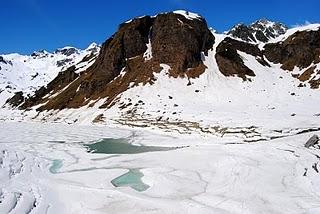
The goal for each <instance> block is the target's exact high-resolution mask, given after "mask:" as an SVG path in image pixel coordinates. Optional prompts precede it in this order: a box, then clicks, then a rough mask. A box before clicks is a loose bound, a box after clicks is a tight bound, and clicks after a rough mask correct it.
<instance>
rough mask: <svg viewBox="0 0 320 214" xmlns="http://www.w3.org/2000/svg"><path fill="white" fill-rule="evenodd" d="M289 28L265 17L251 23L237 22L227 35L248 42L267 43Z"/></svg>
mask: <svg viewBox="0 0 320 214" xmlns="http://www.w3.org/2000/svg"><path fill="white" fill-rule="evenodd" d="M287 29H288V27H287V26H286V25H284V24H282V23H279V22H273V21H270V20H268V19H265V18H263V19H260V20H257V21H255V22H254V23H252V24H250V25H245V24H243V23H241V24H237V25H235V26H234V27H233V28H232V29H231V30H230V31H229V32H227V35H230V36H232V37H234V38H237V39H241V40H243V41H246V42H253V43H260V42H263V43H266V42H268V41H270V40H271V39H274V38H276V37H278V36H280V35H282V34H284V33H286V31H287Z"/></svg>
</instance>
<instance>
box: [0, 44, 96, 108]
mask: <svg viewBox="0 0 320 214" xmlns="http://www.w3.org/2000/svg"><path fill="white" fill-rule="evenodd" d="M98 53H99V46H98V45H97V44H95V43H92V44H91V45H90V46H89V47H88V48H87V49H85V50H79V49H76V48H73V47H64V48H59V49H57V50H56V51H54V53H49V52H47V51H45V50H42V51H36V52H34V53H32V54H31V55H30V56H28V55H20V54H16V53H15V54H7V55H1V59H2V60H0V106H3V105H4V104H5V102H6V100H7V99H8V98H10V97H12V96H13V95H14V94H15V93H16V92H19V91H22V92H23V93H24V95H25V96H27V95H28V94H29V95H32V94H33V93H34V92H35V91H36V90H37V89H39V88H40V87H41V86H45V85H47V84H48V83H49V82H50V81H51V80H53V79H54V78H55V77H56V76H57V75H58V73H59V72H61V71H64V70H66V69H67V68H68V67H70V66H72V65H77V68H79V69H78V71H79V72H80V71H81V70H85V69H86V68H87V67H88V66H90V65H91V64H92V63H93V62H94V60H91V61H89V62H85V63H83V64H79V63H80V62H81V60H82V59H83V58H84V57H86V56H89V55H90V54H94V55H95V56H96V55H97V54H98ZM80 68H81V69H80Z"/></svg>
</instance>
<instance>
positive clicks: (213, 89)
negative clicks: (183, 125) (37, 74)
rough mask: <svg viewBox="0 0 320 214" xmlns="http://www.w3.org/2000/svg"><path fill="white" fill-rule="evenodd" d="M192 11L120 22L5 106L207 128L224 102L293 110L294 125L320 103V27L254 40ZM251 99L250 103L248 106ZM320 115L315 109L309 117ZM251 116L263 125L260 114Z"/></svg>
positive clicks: (235, 107) (30, 114)
mask: <svg viewBox="0 0 320 214" xmlns="http://www.w3.org/2000/svg"><path fill="white" fill-rule="evenodd" d="M192 17H196V18H190V17H189V16H188V14H187V13H185V14H179V13H165V14H160V15H158V16H144V17H140V18H135V19H132V20H129V21H127V22H125V23H123V24H120V27H119V30H118V31H117V32H116V33H115V34H114V35H113V36H112V37H110V38H109V39H108V40H106V42H105V43H104V44H103V45H102V47H101V51H100V53H99V55H98V54H97V55H95V56H94V57H93V58H91V59H92V61H91V62H92V64H90V66H88V67H86V69H83V70H82V71H81V72H76V68H75V67H72V66H71V67H69V68H68V69H67V70H65V72H60V73H59V75H58V76H56V77H55V78H54V79H52V81H51V83H50V84H48V85H47V86H45V85H43V86H42V87H41V89H40V90H37V91H36V92H35V94H34V95H33V96H29V97H28V98H27V99H25V98H22V97H21V96H20V95H21V93H20V94H18V95H17V97H16V99H13V100H8V102H7V105H6V108H9V109H11V110H14V111H16V110H17V109H20V110H17V111H18V112H21V110H22V112H23V113H22V114H23V115H24V116H23V117H24V118H35V119H36V118H39V119H40V118H41V119H43V120H46V121H48V120H49V121H61V120H66V119H68V120H70V121H73V122H77V123H78V122H81V123H83V122H86V123H87V122H90V123H91V122H93V121H94V122H98V123H104V124H105V123H110V122H111V121H113V122H116V123H125V124H127V123H128V121H133V122H132V124H134V125H138V124H139V123H144V122H145V121H149V122H150V120H151V121H154V123H155V124H159V123H160V122H161V121H166V122H168V123H172V122H173V121H175V120H177V121H185V122H186V121H189V122H190V121H193V122H196V123H199V121H202V122H200V123H204V124H206V126H207V125H209V124H214V123H217V122H218V121H220V120H217V121H216V120H215V119H214V121H212V119H209V118H210V117H213V116H214V117H216V118H220V119H221V116H220V115H217V113H218V112H224V111H226V110H225V109H228V112H229V114H230V112H234V111H235V112H238V114H239V115H240V116H239V118H243V117H244V115H245V114H247V115H251V114H252V112H256V114H259V115H260V114H262V112H264V110H262V109H267V110H266V111H267V112H268V113H267V115H270V117H271V115H272V117H277V116H275V115H278V114H280V113H282V114H287V113H288V112H292V113H290V114H289V118H287V121H288V123H292V122H293V121H294V119H295V117H291V116H290V115H291V114H292V115H293V114H294V115H296V114H302V110H303V108H301V106H303V104H302V103H310V105H315V103H317V102H318V99H319V95H318V94H319V93H318V92H317V90H318V88H319V70H320V67H319V63H318V61H317V59H318V58H317V57H318V54H319V53H318V49H319V47H320V44H319V40H318V39H317V38H318V37H317V34H318V32H319V29H320V25H310V26H306V27H300V28H295V29H293V30H292V29H289V30H288V31H286V32H285V33H284V34H281V35H279V37H276V38H272V39H270V40H269V41H268V42H267V43H263V42H262V43H252V42H246V41H243V40H241V39H238V38H233V37H231V36H229V35H226V34H218V33H215V32H213V31H210V30H209V28H208V26H207V24H206V22H205V20H204V19H203V18H199V17H201V16H195V15H192ZM150 29H152V30H150ZM301 32H302V33H301ZM274 47H277V49H275V48H274ZM302 48H303V49H302ZM273 50H277V51H273ZM299 50H304V51H299ZM306 52H310V53H312V54H309V55H306V54H305V53H306ZM279 53H281V58H280V57H279V56H278V55H279ZM290 56H294V60H290ZM80 64H81V63H80ZM84 64H86V63H85V62H84ZM155 89H156V90H155ZM174 89H176V90H174ZM311 95H312V96H311ZM188 97H189V98H188ZM264 97H268V98H269V99H268V100H265V99H263V98H264ZM279 97H281V99H278V98H279ZM189 99H190V100H189ZM308 99H309V100H308ZM253 100H255V101H254V102H253ZM294 101H295V102H296V101H299V103H300V102H301V104H295V103H294ZM274 102H276V103H278V105H279V107H278V110H274V108H275V107H272V105H274V104H273V103H274ZM288 103H291V104H292V105H293V106H294V107H292V109H290V107H288ZM245 104H248V105H249V104H250V105H252V107H251V108H252V109H251V110H250V111H251V112H250V111H249V109H246V107H245ZM10 105H11V106H13V107H10ZM254 106H256V107H254ZM270 106H271V107H270ZM231 107H232V109H230V108H231ZM211 108H213V109H215V110H210V109H211ZM300 108H301V109H300ZM200 109H202V110H200ZM293 109H294V110H293ZM199 111H200V112H199ZM269 111H270V112H269ZM223 114H227V113H223ZM309 114H310V115H309ZM317 114H318V113H317V110H316V109H310V110H309V113H308V115H309V116H308V117H311V118H314V116H313V115H317ZM3 117H4V118H8V117H10V116H8V115H7V114H5V115H4V116H3ZM226 118H229V116H226ZM226 118H225V119H226ZM236 118H237V117H236ZM262 118H264V116H262ZM229 119H230V118H229ZM302 119H303V117H301V120H302ZM230 120H232V121H234V118H231V119H230ZM125 121H126V122H125ZM73 122H72V123H73ZM189 122H187V123H189ZM238 122H239V121H238ZM238 122H235V124H238ZM218 123H222V122H221V121H220V122H218ZM252 123H253V124H255V125H256V126H258V127H259V126H263V125H262V124H261V121H254V122H252ZM130 124H131V123H130ZM202 125H203V124H202ZM143 126H144V125H143Z"/></svg>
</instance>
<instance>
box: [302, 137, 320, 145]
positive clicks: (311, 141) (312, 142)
mask: <svg viewBox="0 0 320 214" xmlns="http://www.w3.org/2000/svg"><path fill="white" fill-rule="evenodd" d="M318 143H319V137H318V135H313V136H312V137H311V138H310V139H309V140H308V141H307V142H306V144H305V145H304V146H305V147H306V148H310V147H313V146H315V145H316V144H318Z"/></svg>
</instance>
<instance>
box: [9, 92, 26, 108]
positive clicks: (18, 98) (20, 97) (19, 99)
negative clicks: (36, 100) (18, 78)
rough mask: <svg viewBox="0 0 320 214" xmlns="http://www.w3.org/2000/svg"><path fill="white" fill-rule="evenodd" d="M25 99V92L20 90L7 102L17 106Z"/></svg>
mask: <svg viewBox="0 0 320 214" xmlns="http://www.w3.org/2000/svg"><path fill="white" fill-rule="evenodd" d="M24 100H25V97H24V96H23V92H22V91H19V92H16V93H15V94H14V96H13V97H11V98H10V99H8V100H7V101H6V104H8V105H10V106H12V107H17V106H19V105H21V104H22V103H23V102H24Z"/></svg>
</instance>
